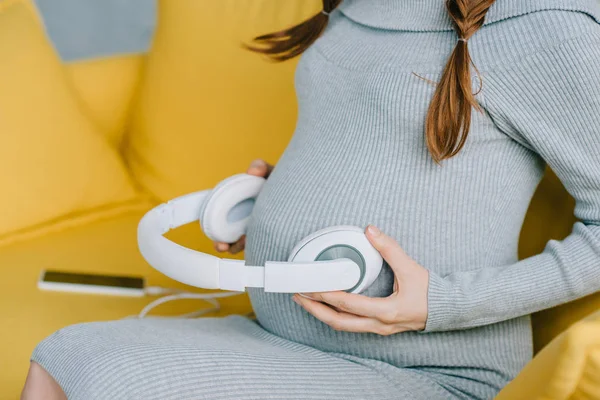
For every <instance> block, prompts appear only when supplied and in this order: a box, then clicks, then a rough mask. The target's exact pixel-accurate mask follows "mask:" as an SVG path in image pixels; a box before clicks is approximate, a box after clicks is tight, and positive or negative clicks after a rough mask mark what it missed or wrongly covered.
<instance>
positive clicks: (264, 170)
mask: <svg viewBox="0 0 600 400" xmlns="http://www.w3.org/2000/svg"><path fill="white" fill-rule="evenodd" d="M272 170H273V166H272V165H271V164H269V163H267V162H266V161H265V160H261V159H256V160H254V161H252V163H251V164H250V167H249V168H248V171H247V173H248V174H250V175H256V176H262V177H263V178H268V177H269V175H270V174H271V171H272Z"/></svg>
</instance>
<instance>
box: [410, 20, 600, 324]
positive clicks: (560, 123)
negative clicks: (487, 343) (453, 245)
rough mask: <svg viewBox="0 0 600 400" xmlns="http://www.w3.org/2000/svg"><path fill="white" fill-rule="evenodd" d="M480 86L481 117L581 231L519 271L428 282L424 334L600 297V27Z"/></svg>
mask: <svg viewBox="0 0 600 400" xmlns="http://www.w3.org/2000/svg"><path fill="white" fill-rule="evenodd" d="M482 78H483V91H482V97H481V101H480V103H481V105H482V106H483V108H484V109H485V110H486V112H487V113H488V114H489V115H490V117H491V118H492V119H493V120H494V122H495V123H496V125H497V126H498V127H499V128H500V129H501V130H503V131H504V132H505V133H506V134H507V135H509V136H511V137H512V138H514V139H515V140H516V141H518V142H519V143H521V144H522V145H524V146H526V147H528V148H530V149H531V150H533V151H535V152H536V153H537V154H539V156H540V157H542V158H543V159H544V160H545V161H546V163H547V164H548V165H549V166H550V168H552V170H553V171H554V172H555V173H556V175H557V176H558V178H559V179H560V180H561V182H562V184H563V185H564V186H565V188H566V189H567V191H568V192H569V193H570V194H571V196H573V198H574V199H575V204H576V206H575V217H577V219H578V221H576V222H575V223H574V225H573V228H572V231H571V233H570V234H569V235H568V236H567V237H566V238H564V239H563V240H550V241H548V242H547V243H546V245H545V247H544V250H543V251H542V252H541V253H539V254H536V255H534V256H532V257H529V258H525V259H522V260H519V261H518V262H515V263H513V264H509V265H503V266H494V267H490V266H481V268H480V269H477V270H473V271H469V272H456V273H450V274H448V275H444V276H440V275H437V274H435V273H430V280H429V292H428V318H427V322H426V327H425V329H424V330H423V331H421V332H432V331H445V330H454V329H466V328H471V327H477V326H482V325H486V324H491V323H496V322H500V321H504V320H508V319H511V318H516V317H519V316H523V315H527V314H531V313H533V312H536V311H539V310H542V309H545V308H550V307H554V306H556V305H559V304H562V303H566V302H569V301H572V300H574V299H577V298H580V297H584V296H586V295H589V294H592V293H594V292H597V291H598V290H600V25H598V29H593V30H591V32H590V31H588V32H587V33H585V34H584V35H581V36H579V37H576V38H571V39H569V40H567V41H564V42H562V43H559V44H556V45H555V46H553V47H552V48H546V49H544V50H541V51H539V52H537V53H534V54H530V55H528V56H527V57H525V58H522V59H520V60H519V61H518V62H516V63H513V64H511V65H510V66H504V67H500V68H497V69H493V70H492V71H490V72H486V73H485V74H483V75H482Z"/></svg>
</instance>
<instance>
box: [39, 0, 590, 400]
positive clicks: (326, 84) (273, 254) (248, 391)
mask: <svg viewBox="0 0 600 400" xmlns="http://www.w3.org/2000/svg"><path fill="white" fill-rule="evenodd" d="M599 20H600V3H598V2H597V1H596V0H563V1H559V0H544V1H543V0H498V1H497V2H496V3H495V4H494V6H492V8H491V9H490V11H489V14H488V18H487V21H486V24H485V25H484V26H483V27H482V28H481V29H480V30H479V31H478V32H477V33H476V34H475V35H474V36H473V37H472V38H471V39H470V40H469V44H468V46H469V49H470V52H471V55H472V58H473V60H474V63H475V65H476V66H477V69H478V70H479V71H480V73H481V75H480V76H481V80H479V79H477V78H474V79H473V90H474V92H476V91H477V90H478V88H479V84H480V83H483V88H482V90H481V91H480V92H479V93H478V94H477V96H476V98H477V100H478V101H479V103H480V104H481V105H482V107H483V108H484V110H485V112H484V113H482V114H480V113H477V112H475V113H474V114H473V118H472V124H471V131H470V133H469V136H468V139H467V141H466V144H465V146H464V148H463V149H462V150H461V152H460V153H459V154H458V155H456V156H455V157H453V158H451V159H448V160H444V161H443V162H442V165H441V166H439V165H437V164H436V163H435V162H434V161H433V160H432V158H431V156H430V154H429V153H428V150H427V147H426V145H425V139H424V121H425V115H426V112H427V107H428V105H429V103H430V101H431V97H432V95H433V92H434V87H433V85H431V83H429V82H427V81H426V80H423V79H421V78H419V77H418V76H417V75H419V76H421V77H424V78H427V79H430V80H433V81H438V80H439V78H440V75H441V72H442V69H443V67H444V65H445V63H446V60H447V59H448V57H449V55H450V53H451V52H452V50H453V48H454V46H455V44H456V40H457V35H456V33H455V32H454V31H453V30H452V25H451V23H450V21H449V19H448V16H447V15H446V13H445V9H444V2H443V1H442V0H346V1H345V2H344V3H343V4H342V6H340V7H339V8H338V9H336V10H335V11H334V12H332V13H331V15H330V22H329V25H328V26H327V29H326V31H325V33H324V34H323V35H322V36H321V37H320V38H319V39H318V40H317V41H316V42H315V43H314V45H313V46H312V47H310V48H309V50H308V51H307V52H305V53H304V54H303V55H302V56H301V59H300V62H299V64H298V67H297V73H296V81H295V83H296V91H297V96H298V103H299V118H298V123H297V127H296V131H295V133H294V136H293V138H292V140H291V142H290V144H289V146H288V148H287V149H286V150H285V152H284V154H283V156H282V157H281V158H280V160H278V162H277V166H276V168H275V170H274V171H273V173H272V175H271V176H270V177H269V179H268V181H267V184H266V185H265V187H264V190H263V191H262V192H261V194H260V196H259V197H258V199H257V202H256V205H255V209H254V212H253V218H252V220H251V224H250V226H249V230H248V232H247V244H246V259H247V261H248V264H251V265H262V264H263V263H264V262H265V261H267V260H275V261H276V260H286V259H287V258H288V256H289V252H290V251H291V249H292V248H293V247H294V246H295V245H296V243H297V242H298V241H299V240H300V239H302V238H303V237H305V236H306V235H308V234H310V233H312V232H314V231H316V230H318V229H321V228H325V227H328V226H334V225H356V226H359V227H361V228H364V227H365V226H366V225H367V224H369V223H372V224H375V225H377V226H378V227H380V228H381V229H382V230H383V231H384V232H386V233H387V234H389V235H391V236H392V237H394V238H395V239H396V240H397V241H398V242H399V243H400V245H401V246H402V248H403V249H404V251H405V252H406V253H407V254H408V255H409V256H411V257H412V258H413V259H415V260H416V261H417V262H419V263H420V264H421V265H422V266H424V267H425V268H427V269H428V270H429V271H430V276H431V278H430V282H429V293H428V309H429V316H428V319H427V324H426V329H425V330H424V331H421V332H406V333H399V334H395V335H391V336H379V335H376V334H358V333H349V332H341V331H336V330H333V329H332V328H330V327H329V326H327V325H325V324H324V323H321V322H320V321H319V320H317V319H316V318H314V317H313V316H311V315H310V314H308V313H307V312H306V311H304V310H303V309H301V308H300V307H299V306H298V305H296V304H295V303H294V302H292V300H291V296H290V295H288V294H274V293H265V292H264V291H262V290H261V289H250V290H249V292H250V297H251V300H252V305H253V307H254V310H255V312H256V314H257V317H258V323H259V324H256V323H253V322H251V321H248V320H245V319H242V318H241V317H231V318H225V319H203V320H198V321H187V322H183V321H182V322H174V321H170V320H167V321H163V320H148V321H146V320H142V321H116V322H110V323H95V324H83V325H75V326H72V327H68V328H65V329H63V330H61V331H59V332H57V333H55V334H54V335H52V336H50V337H49V338H47V339H46V340H45V341H43V342H42V343H41V344H40V345H39V346H38V347H37V348H36V350H35V352H34V355H33V359H34V360H35V361H38V362H39V363H40V364H42V366H44V368H46V369H47V370H48V371H49V372H50V373H51V374H52V375H53V376H54V377H55V378H56V379H57V381H58V382H59V383H60V384H61V386H62V387H63V388H65V391H66V392H67V394H68V395H69V396H70V397H69V398H70V399H80V398H81V399H83V398H85V399H93V398H113V399H114V398H146V399H149V398H156V399H159V398H160V399H167V398H177V399H187V398H195V399H199V398H203V399H204V398H206V399H266V398H276V399H284V398H285V399H337V398H340V399H342V398H343V399H386V398H397V399H449V398H461V399H462V398H475V399H489V398H493V396H494V395H495V394H496V393H497V392H498V391H499V390H500V389H501V388H502V387H503V386H504V385H505V384H506V383H507V382H508V381H509V380H510V379H512V378H513V377H514V376H515V375H516V374H517V373H518V372H519V371H520V369H521V368H522V367H523V366H524V365H525V364H526V363H527V362H528V361H529V359H530V358H531V354H532V343H531V327H530V319H529V316H528V314H529V313H531V312H534V311H537V310H541V309H543V308H547V307H551V306H554V305H557V304H560V303H563V302H567V301H569V300H573V299H575V298H578V297H582V296H584V295H587V294H589V293H592V292H595V291H597V290H598V289H599V288H600V25H599V24H598V21H599ZM415 74H416V75H415ZM257 156H260V155H259V154H257ZM546 164H548V165H550V167H551V168H553V170H554V171H555V172H556V174H557V175H558V177H559V178H560V179H561V181H562V182H563V183H564V185H565V187H566V188H567V189H568V191H569V192H570V193H571V194H572V195H573V196H574V198H575V199H576V207H575V213H576V216H577V217H578V219H579V221H578V222H576V223H575V224H574V226H573V230H572V232H571V234H570V235H569V236H568V237H567V238H565V239H564V240H560V241H558V240H552V241H550V242H548V244H547V246H546V247H545V249H544V251H543V252H542V253H540V254H538V255H536V256H533V257H530V258H527V259H524V260H521V261H519V260H518V257H517V244H518V239H519V234H520V230H521V225H522V223H523V219H524V216H525V213H526V211H527V208H528V206H529V203H530V200H531V197H532V195H533V193H534V191H535V189H536V186H537V185H538V183H539V181H540V179H541V178H542V175H543V172H544V167H545V166H546ZM392 278H393V276H392V273H391V270H390V268H389V267H388V266H387V265H386V266H385V267H384V269H383V271H382V272H381V274H380V276H379V277H378V279H377V280H376V282H375V283H374V284H373V285H372V286H371V287H370V288H369V289H368V290H367V291H366V292H365V293H364V294H365V295H368V296H386V295H388V294H390V293H391V291H392V284H393V281H392Z"/></svg>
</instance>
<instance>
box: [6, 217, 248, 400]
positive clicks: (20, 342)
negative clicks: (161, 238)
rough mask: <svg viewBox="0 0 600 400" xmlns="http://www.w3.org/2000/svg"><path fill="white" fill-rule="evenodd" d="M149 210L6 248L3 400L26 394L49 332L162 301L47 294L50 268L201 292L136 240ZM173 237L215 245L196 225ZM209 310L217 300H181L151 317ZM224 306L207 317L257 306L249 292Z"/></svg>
mask: <svg viewBox="0 0 600 400" xmlns="http://www.w3.org/2000/svg"><path fill="white" fill-rule="evenodd" d="M142 215H143V212H140V211H137V212H128V213H125V214H122V215H120V216H118V217H114V218H111V219H105V220H102V221H99V222H93V223H88V224H85V225H82V226H78V227H74V228H70V229H67V230H63V231H60V232H57V233H52V234H48V235H44V236H43V237H40V238H37V239H32V240H28V241H21V242H19V243H15V244H13V245H10V246H6V247H2V248H0V265H1V266H2V271H3V279H2V280H1V281H0V289H1V290H0V315H2V328H1V329H0V346H1V347H0V360H1V361H0V370H1V371H2V373H0V388H1V392H2V395H1V396H0V397H1V398H3V399H16V398H18V397H19V393H20V390H21V388H22V385H23V383H24V377H25V375H26V372H27V368H28V366H29V363H28V360H29V356H30V354H31V351H32V350H33V348H34V347H35V345H36V343H38V342H39V341H40V340H42V339H43V338H44V337H46V336H47V335H49V334H51V333H52V332H54V331H56V330H58V329H60V328H62V327H64V326H66V325H70V324H75V323H80V322H89V321H99V320H112V319H120V318H125V317H128V316H131V315H136V314H138V313H139V312H140V311H141V310H142V308H143V307H144V306H145V305H147V304H148V303H149V302H150V301H152V300H153V299H154V298H155V297H144V298H129V297H112V296H103V295H91V294H75V293H62V292H48V291H41V290H39V289H38V288H37V280H38V278H39V276H40V273H41V271H42V270H43V269H58V270H61V271H82V272H90V273H107V274H133V275H141V276H144V277H146V278H147V284H148V285H159V286H163V287H170V288H183V289H187V290H191V291H198V292H200V291H201V290H200V289H194V288H190V287H189V286H186V285H183V284H179V283H177V282H175V281H173V280H171V279H169V278H167V277H165V276H164V275H162V274H161V273H160V272H158V271H156V270H154V269H153V268H152V267H150V266H149V265H148V264H147V263H146V262H145V261H144V259H143V258H142V257H141V255H140V254H139V252H138V248H137V241H136V228H137V223H138V221H139V219H140V218H141V217H142ZM169 238H171V239H172V240H175V241H177V242H178V243H181V244H183V245H185V246H189V247H195V248H197V249H203V250H204V251H209V249H212V244H211V243H210V242H209V241H208V239H206V238H204V236H203V235H201V232H200V229H199V227H198V225H197V224H189V225H187V226H185V227H182V228H179V229H177V230H176V231H173V232H171V233H170V234H169ZM208 307H211V305H209V304H207V303H204V302H202V301H200V300H180V301H176V302H173V303H169V304H165V305H162V306H160V307H158V308H157V309H155V310H153V311H152V313H151V314H153V315H155V314H156V315H175V314H183V313H186V312H192V311H195V310H198V309H201V308H208ZM221 307H222V308H221V311H220V312H219V313H211V314H208V315H213V316H214V315H226V314H231V313H236V314H245V313H248V312H250V311H251V306H250V302H249V300H248V298H247V296H246V295H242V296H234V297H231V298H225V299H222V300H221Z"/></svg>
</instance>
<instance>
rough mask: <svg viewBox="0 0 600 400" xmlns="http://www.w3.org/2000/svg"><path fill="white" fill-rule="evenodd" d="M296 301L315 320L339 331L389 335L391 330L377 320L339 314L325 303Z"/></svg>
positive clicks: (304, 300) (343, 313)
mask: <svg viewBox="0 0 600 400" xmlns="http://www.w3.org/2000/svg"><path fill="white" fill-rule="evenodd" d="M294 299H296V300H295V301H297V302H298V304H300V306H302V308H304V309H305V310H306V311H308V312H309V313H310V314H312V315H313V316H314V317H315V318H317V319H318V320H320V321H322V322H324V323H326V324H327V325H329V326H331V327H332V328H333V329H335V330H338V331H347V332H357V333H364V332H373V333H380V334H389V333H388V332H390V329H391V328H390V326H386V325H385V324H383V323H382V322H380V321H378V320H376V319H373V318H368V317H360V316H357V315H352V314H348V313H345V312H338V311H335V310H334V309H332V308H331V307H329V306H327V305H325V304H323V303H320V302H318V301H314V300H310V299H307V298H305V297H302V296H294Z"/></svg>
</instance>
